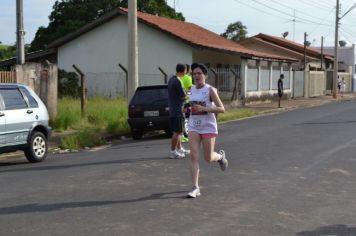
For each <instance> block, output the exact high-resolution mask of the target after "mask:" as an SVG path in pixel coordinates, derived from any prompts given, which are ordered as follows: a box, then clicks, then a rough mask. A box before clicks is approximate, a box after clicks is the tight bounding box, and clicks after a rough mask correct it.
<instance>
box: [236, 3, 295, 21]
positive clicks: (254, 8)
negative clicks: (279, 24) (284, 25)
mask: <svg viewBox="0 0 356 236" xmlns="http://www.w3.org/2000/svg"><path fill="white" fill-rule="evenodd" d="M234 1H235V2H237V3H240V4H242V5H245V6H247V7H249V8H252V9H253V10H255V11H259V12H262V13H265V14H267V15H270V16H273V17H278V18H281V19H283V20H286V21H289V19H288V18H284V17H281V16H276V15H274V14H271V13H269V12H266V11H264V10H261V9H257V8H256V7H254V6H251V5H249V4H247V3H245V2H242V1H240V0H234Z"/></svg>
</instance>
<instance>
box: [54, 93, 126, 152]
mask: <svg viewBox="0 0 356 236" xmlns="http://www.w3.org/2000/svg"><path fill="white" fill-rule="evenodd" d="M57 114H58V115H57V117H56V119H55V120H54V121H51V126H52V127H53V129H54V131H57V132H61V131H65V130H77V131H78V133H74V134H73V135H69V136H68V137H66V138H64V139H63V140H62V144H61V148H64V149H79V148H84V147H90V146H92V145H93V143H92V142H94V143H95V144H102V142H103V140H104V138H105V137H106V136H118V135H125V134H127V133H129V125H128V123H127V101H126V100H125V99H122V98H118V99H107V98H100V97H96V98H92V99H89V100H88V101H87V103H86V109H85V114H84V116H82V114H81V109H80V100H79V99H75V98H69V97H66V98H62V99H59V100H58V112H57ZM93 130H95V131H93Z"/></svg>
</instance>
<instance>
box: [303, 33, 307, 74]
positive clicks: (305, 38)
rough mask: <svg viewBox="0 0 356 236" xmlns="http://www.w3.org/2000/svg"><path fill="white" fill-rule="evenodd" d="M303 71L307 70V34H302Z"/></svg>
mask: <svg viewBox="0 0 356 236" xmlns="http://www.w3.org/2000/svg"><path fill="white" fill-rule="evenodd" d="M303 69H304V71H305V70H306V69H307V32H304V68H303Z"/></svg>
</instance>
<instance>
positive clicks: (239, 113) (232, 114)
mask: <svg viewBox="0 0 356 236" xmlns="http://www.w3.org/2000/svg"><path fill="white" fill-rule="evenodd" d="M258 114H259V113H258V112H257V111H253V110H251V109H249V108H233V109H229V110H227V111H226V112H225V113H222V114H219V115H218V121H219V122H224V121H229V120H236V119H241V118H246V117H251V116H256V115H258Z"/></svg>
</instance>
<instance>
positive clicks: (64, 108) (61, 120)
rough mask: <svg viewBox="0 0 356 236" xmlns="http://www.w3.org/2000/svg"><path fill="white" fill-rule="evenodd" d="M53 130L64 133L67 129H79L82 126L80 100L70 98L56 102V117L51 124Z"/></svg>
mask: <svg viewBox="0 0 356 236" xmlns="http://www.w3.org/2000/svg"><path fill="white" fill-rule="evenodd" d="M51 126H52V127H53V129H55V130H58V131H64V130H68V129H79V128H81V127H83V126H85V125H83V122H82V117H81V111H80V100H79V99H74V98H72V97H64V98H61V99H59V100H58V115H57V117H56V118H55V120H54V121H53V123H51Z"/></svg>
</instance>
